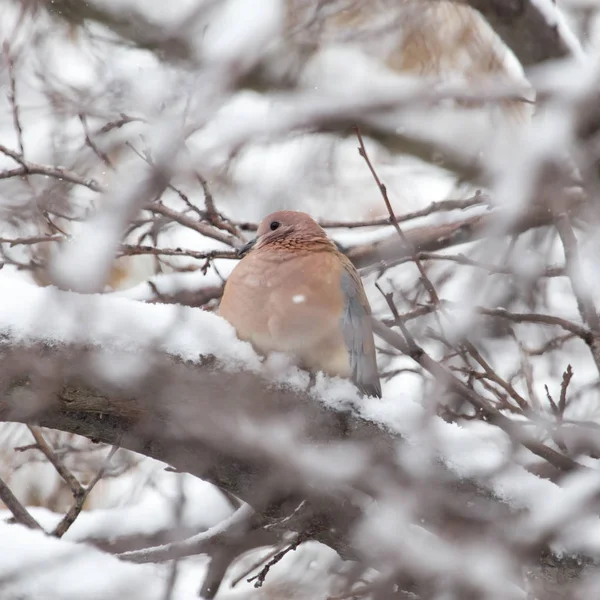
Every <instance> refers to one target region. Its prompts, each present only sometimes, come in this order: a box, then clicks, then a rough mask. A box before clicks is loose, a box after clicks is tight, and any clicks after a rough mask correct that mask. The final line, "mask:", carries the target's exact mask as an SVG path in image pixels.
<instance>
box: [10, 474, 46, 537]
mask: <svg viewBox="0 0 600 600" xmlns="http://www.w3.org/2000/svg"><path fill="white" fill-rule="evenodd" d="M0 500H2V502H3V503H4V505H5V506H6V508H8V510H10V512H11V513H12V515H13V517H14V518H15V521H16V522H17V523H20V524H21V525H25V527H29V529H42V527H41V525H40V524H39V523H38V522H37V521H36V520H35V519H34V518H33V517H32V516H31V514H30V513H29V511H28V510H27V509H26V508H25V507H24V506H23V505H22V504H21V502H19V499H18V498H17V497H16V496H15V495H14V494H13V493H12V490H11V489H10V488H9V487H8V485H6V483H5V482H4V480H3V479H2V478H1V477H0Z"/></svg>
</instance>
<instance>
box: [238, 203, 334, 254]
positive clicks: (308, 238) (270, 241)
mask: <svg viewBox="0 0 600 600" xmlns="http://www.w3.org/2000/svg"><path fill="white" fill-rule="evenodd" d="M323 242H325V243H328V244H331V243H332V242H331V240H330V239H329V238H328V237H327V234H326V233H325V230H324V229H323V228H322V227H321V226H320V225H319V224H318V223H317V222H316V221H315V220H314V219H313V218H312V217H311V216H310V215H307V214H306V213H303V212H299V211H295V210H280V211H278V212H274V213H272V214H270V215H269V216H268V217H265V218H264V219H263V220H262V222H261V223H260V225H259V227H258V231H257V233H256V237H255V238H254V239H253V240H251V241H249V242H248V243H247V244H246V245H245V246H243V247H242V248H240V249H239V250H238V254H239V256H240V257H243V256H245V255H246V254H248V252H250V251H251V250H253V249H258V248H265V247H267V246H271V247H273V248H279V249H294V248H297V247H299V246H301V245H305V244H311V243H312V244H315V243H317V244H322V243H323Z"/></svg>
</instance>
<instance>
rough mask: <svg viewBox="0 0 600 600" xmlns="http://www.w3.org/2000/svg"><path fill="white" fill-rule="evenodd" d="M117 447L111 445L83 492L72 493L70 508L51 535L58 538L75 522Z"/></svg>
mask: <svg viewBox="0 0 600 600" xmlns="http://www.w3.org/2000/svg"><path fill="white" fill-rule="evenodd" d="M118 449H119V447H118V446H113V447H112V448H111V449H110V452H109V453H108V456H107V457H106V460H105V461H104V463H103V464H102V466H101V467H100V469H98V472H97V473H96V475H95V476H94V478H93V479H92V480H91V481H90V482H89V484H88V485H87V486H86V487H85V488H84V489H83V492H82V493H81V494H76V495H75V494H74V498H75V502H73V504H72V505H71V508H70V509H69V510H68V511H67V514H66V515H65V516H64V517H63V518H62V519H61V521H60V523H59V524H58V525H57V526H56V528H55V529H54V531H53V532H52V535H53V536H55V537H58V538H60V537H62V536H63V535H64V534H65V533H66V532H67V531H68V529H69V527H71V525H73V523H74V522H75V519H76V518H77V517H78V516H79V513H80V512H81V510H82V509H83V505H84V504H85V501H86V500H87V498H88V496H89V495H90V493H91V492H92V490H93V489H94V487H95V486H96V484H97V483H98V482H99V481H100V480H101V479H102V477H103V476H104V473H105V471H106V469H107V467H108V464H109V463H110V461H111V459H112V457H113V456H114V455H115V452H116V451H117V450H118Z"/></svg>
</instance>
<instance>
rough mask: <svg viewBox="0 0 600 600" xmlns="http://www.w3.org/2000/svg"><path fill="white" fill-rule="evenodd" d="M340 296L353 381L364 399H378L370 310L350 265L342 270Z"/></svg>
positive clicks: (360, 284)
mask: <svg viewBox="0 0 600 600" xmlns="http://www.w3.org/2000/svg"><path fill="white" fill-rule="evenodd" d="M342 292H343V294H344V300H345V305H344V311H343V313H342V324H341V325H342V332H343V335H344V341H345V343H346V348H347V349H348V355H349V357H350V368H351V371H352V381H353V382H354V384H355V385H356V387H358V389H359V390H361V391H362V392H363V393H365V394H366V395H368V396H377V397H378V398H381V383H380V381H379V373H378V371H377V360H376V355H375V342H374V340H373V329H372V327H371V308H370V306H369V301H368V300H367V296H366V294H365V290H364V288H363V285H362V282H361V280H360V276H359V274H358V272H357V271H356V269H354V266H353V265H348V267H347V268H343V269H342Z"/></svg>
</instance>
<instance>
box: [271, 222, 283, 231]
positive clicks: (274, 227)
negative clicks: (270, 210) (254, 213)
mask: <svg viewBox="0 0 600 600" xmlns="http://www.w3.org/2000/svg"><path fill="white" fill-rule="evenodd" d="M280 225H281V223H280V222H279V221H271V224H270V225H269V227H270V228H271V231H275V230H276V229H277V228H278V227H279V226H280Z"/></svg>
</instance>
